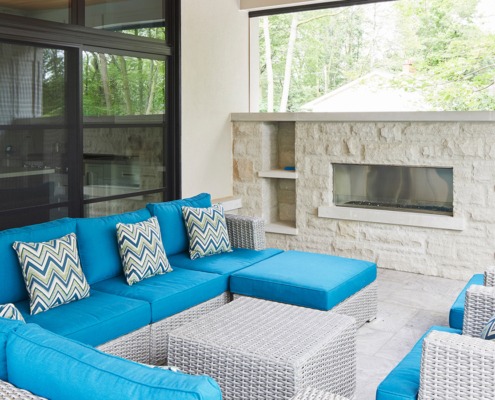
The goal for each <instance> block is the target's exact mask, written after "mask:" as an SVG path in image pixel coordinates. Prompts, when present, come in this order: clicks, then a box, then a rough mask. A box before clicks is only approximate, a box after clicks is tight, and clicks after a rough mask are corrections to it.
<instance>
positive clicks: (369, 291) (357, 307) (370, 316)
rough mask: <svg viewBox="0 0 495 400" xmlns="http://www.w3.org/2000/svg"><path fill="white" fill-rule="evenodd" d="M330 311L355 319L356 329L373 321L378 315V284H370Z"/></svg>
mask: <svg viewBox="0 0 495 400" xmlns="http://www.w3.org/2000/svg"><path fill="white" fill-rule="evenodd" d="M331 311H333V312H336V313H339V314H343V315H348V316H349V317H353V318H355V319H356V323H357V326H358V327H360V326H362V325H364V324H365V323H366V322H369V321H372V320H374V319H375V318H376V315H377V313H378V283H377V282H376V281H374V282H372V283H370V284H369V285H368V286H365V287H364V288H363V289H361V290H360V291H359V292H357V293H355V294H353V295H352V296H351V297H349V298H348V299H346V300H344V301H343V302H342V303H340V304H337V305H336V306H335V307H334V308H332V309H331Z"/></svg>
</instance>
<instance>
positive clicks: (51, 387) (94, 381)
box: [7, 324, 222, 400]
mask: <svg viewBox="0 0 495 400" xmlns="http://www.w3.org/2000/svg"><path fill="white" fill-rule="evenodd" d="M7 368H8V375H9V380H10V382H11V383H13V384H14V385H16V386H18V387H21V388H24V389H27V390H29V391H31V392H33V393H35V394H37V395H39V396H43V397H46V398H49V399H51V400H65V399H67V398H70V399H72V400H83V399H84V400H89V399H105V400H122V399H133V400H149V399H174V400H199V399H202V400H221V398H222V395H221V391H220V389H219V387H218V384H217V383H216V382H215V381H214V380H213V379H211V378H209V377H207V376H193V375H186V374H183V373H177V372H172V371H165V370H163V369H160V368H153V367H148V366H145V365H142V364H137V363H133V362H132V361H128V360H124V359H122V358H118V357H114V356H112V355H110V354H105V353H102V352H100V351H98V350H95V349H93V348H91V347H89V346H85V345H83V344H81V343H78V342H75V341H72V340H69V339H66V338H63V337H60V336H58V335H56V334H54V333H52V332H48V331H46V330H44V329H42V328H40V327H39V326H37V325H34V324H27V325H24V326H21V327H19V328H18V329H17V330H16V331H15V332H12V333H10V334H9V337H8V340H7Z"/></svg>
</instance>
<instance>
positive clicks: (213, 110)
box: [182, 0, 249, 198]
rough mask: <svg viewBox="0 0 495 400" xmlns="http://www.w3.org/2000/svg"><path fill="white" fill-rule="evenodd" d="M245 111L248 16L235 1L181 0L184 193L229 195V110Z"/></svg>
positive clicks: (247, 83)
mask: <svg viewBox="0 0 495 400" xmlns="http://www.w3.org/2000/svg"><path fill="white" fill-rule="evenodd" d="M239 111H240V112H247V111H249V18H248V13H247V12H244V11H240V10H239V1H238V0H237V1H232V0H214V1H211V0H208V1H205V0H183V1H182V195H183V196H191V195H194V194H196V193H199V192H209V193H211V195H212V197H213V198H219V197H226V196H230V195H232V185H233V177H232V171H233V168H232V138H231V124H230V113H231V112H239Z"/></svg>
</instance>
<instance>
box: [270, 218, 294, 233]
mask: <svg viewBox="0 0 495 400" xmlns="http://www.w3.org/2000/svg"><path fill="white" fill-rule="evenodd" d="M265 232H267V233H279V234H282V235H297V234H298V230H297V228H296V227H295V226H294V222H282V221H278V222H272V223H270V224H266V225H265Z"/></svg>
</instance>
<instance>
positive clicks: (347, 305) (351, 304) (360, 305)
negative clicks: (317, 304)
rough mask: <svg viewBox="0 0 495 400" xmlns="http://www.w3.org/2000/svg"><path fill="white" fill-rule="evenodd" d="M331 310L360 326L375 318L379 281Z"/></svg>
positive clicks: (235, 295) (236, 297)
mask: <svg viewBox="0 0 495 400" xmlns="http://www.w3.org/2000/svg"><path fill="white" fill-rule="evenodd" d="M243 297H247V296H243V295H239V294H234V300H235V299H240V298H243ZM329 311H331V312H335V313H338V314H342V315H347V316H349V317H353V318H354V319H355V320H356V324H357V326H358V328H359V327H361V326H362V325H364V324H365V323H366V322H368V321H372V320H374V319H375V318H376V315H377V312H378V283H377V282H376V281H375V282H373V283H370V284H369V285H368V286H365V287H364V288H363V289H361V290H360V291H359V292H357V293H355V294H353V295H352V296H351V297H349V298H348V299H346V300H344V301H343V302H342V303H340V304H337V305H336V306H335V307H334V308H332V309H330V310H329Z"/></svg>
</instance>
